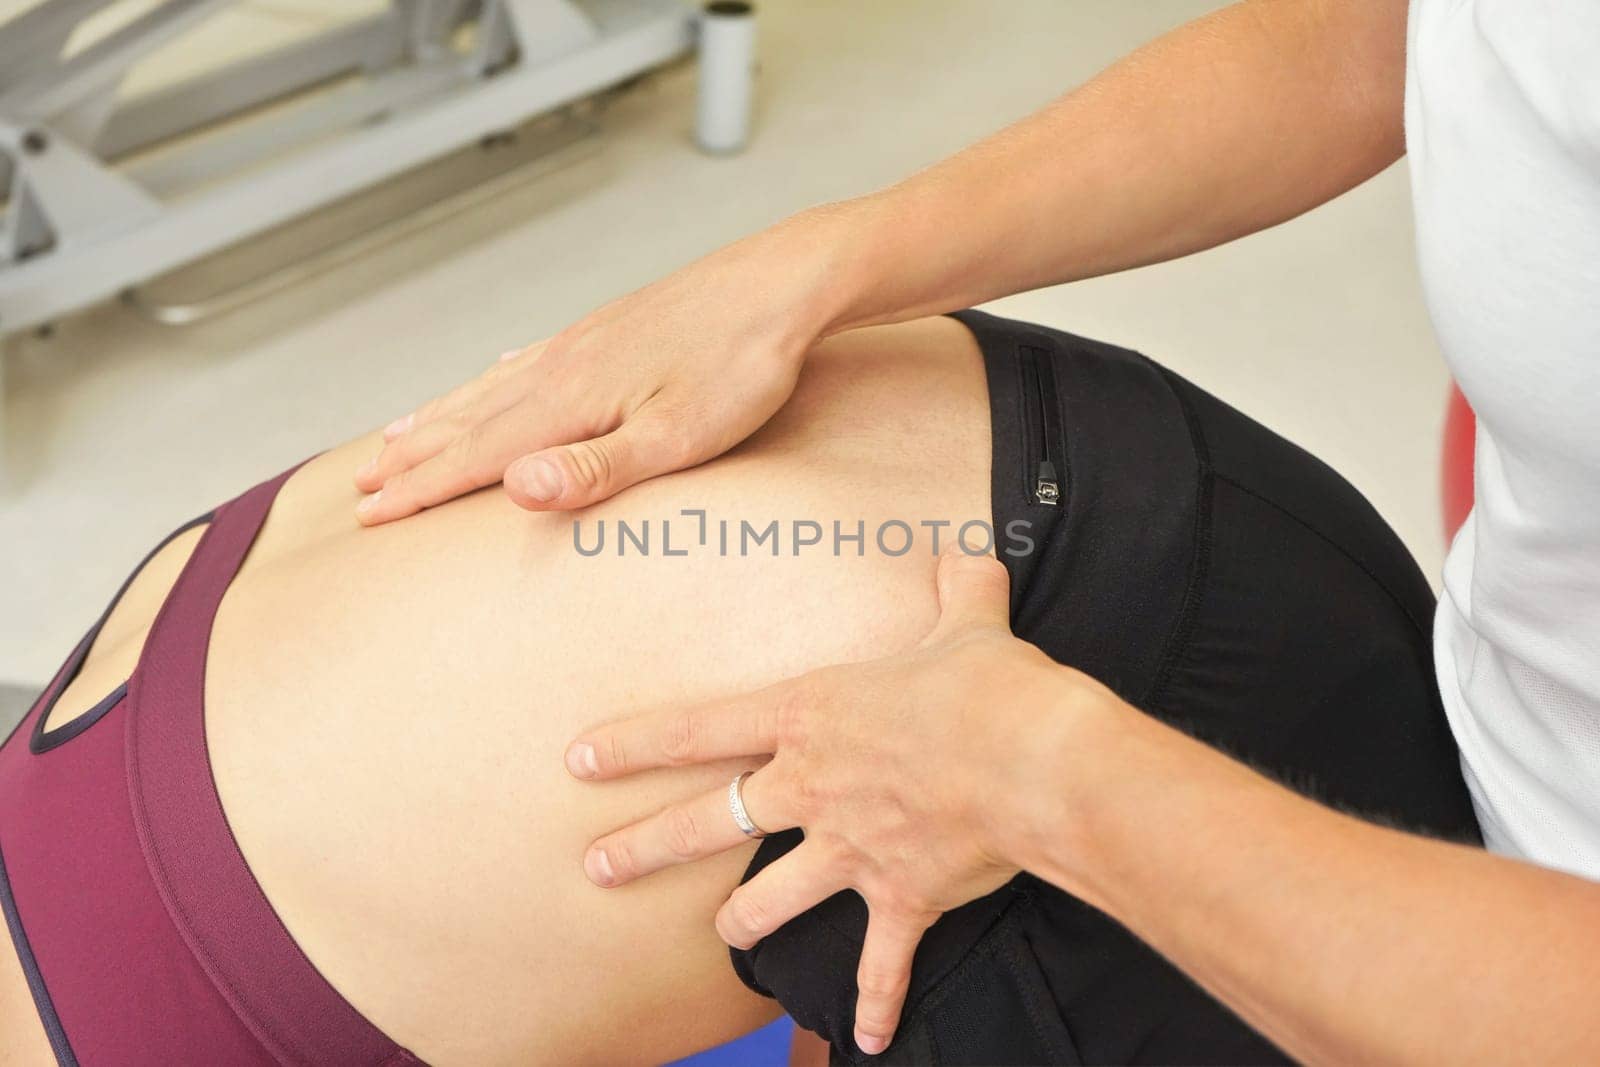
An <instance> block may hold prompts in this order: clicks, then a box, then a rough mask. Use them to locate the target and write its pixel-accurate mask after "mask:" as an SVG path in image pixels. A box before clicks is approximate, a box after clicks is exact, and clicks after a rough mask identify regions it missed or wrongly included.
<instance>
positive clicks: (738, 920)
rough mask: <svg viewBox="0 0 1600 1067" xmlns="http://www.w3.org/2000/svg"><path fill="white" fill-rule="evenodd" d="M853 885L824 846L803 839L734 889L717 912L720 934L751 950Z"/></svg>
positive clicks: (733, 944) (735, 946) (731, 943)
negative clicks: (793, 920)
mask: <svg viewBox="0 0 1600 1067" xmlns="http://www.w3.org/2000/svg"><path fill="white" fill-rule="evenodd" d="M849 887H850V880H849V877H848V875H847V874H846V872H845V871H843V870H842V869H841V868H840V866H839V864H838V862H837V861H836V860H835V859H833V858H832V857H831V856H830V854H829V853H828V852H827V851H826V850H824V849H822V848H819V847H817V846H816V845H813V844H808V843H806V842H801V843H800V846H799V847H798V848H796V849H795V850H794V851H793V852H791V853H789V854H788V855H787V856H784V857H783V858H782V859H780V860H778V861H777V862H776V863H773V864H771V865H770V866H767V867H764V868H762V869H761V871H760V873H758V874H757V875H756V876H755V877H754V878H752V879H750V880H749V881H748V882H746V883H745V884H744V885H742V886H740V887H739V888H738V889H735V890H734V891H733V895H732V896H730V897H729V898H728V900H727V902H726V903H724V904H723V905H722V907H721V908H720V909H718V911H717V935H718V936H719V937H721V938H722V940H724V941H726V942H727V943H728V944H730V945H732V946H733V947H734V948H750V947H751V946H752V945H754V944H755V943H756V942H757V941H760V940H761V939H762V938H764V937H766V936H767V935H768V934H770V933H772V931H774V930H776V929H777V928H778V927H780V926H782V925H783V924H784V923H786V922H788V921H789V920H790V919H793V918H794V917H795V916H796V915H799V914H801V913H802V912H806V911H810V910H811V909H812V908H814V907H816V906H817V905H818V904H821V903H822V902H823V901H824V900H827V899H828V898H829V897H831V896H833V895H834V894H835V893H838V892H840V891H841V890H844V889H848V888H849Z"/></svg>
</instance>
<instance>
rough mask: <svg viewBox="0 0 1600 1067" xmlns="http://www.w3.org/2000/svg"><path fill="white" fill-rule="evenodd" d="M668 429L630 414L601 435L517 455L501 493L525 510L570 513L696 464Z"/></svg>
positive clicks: (666, 424)
mask: <svg viewBox="0 0 1600 1067" xmlns="http://www.w3.org/2000/svg"><path fill="white" fill-rule="evenodd" d="M673 431H674V427H673V426H672V424H671V423H670V422H669V421H668V420H666V419H662V418H659V417H651V416H645V417H640V416H638V415H635V416H634V417H632V418H630V419H629V420H628V421H627V422H625V423H623V424H622V425H621V426H619V427H617V428H616V429H615V430H612V431H611V432H610V433H608V434H605V435H604V436H601V437H595V438H592V439H590V440H588V441H579V442H577V443H575V444H570V445H561V446H559V447H556V448H547V449H545V450H544V451H542V452H535V453H534V454H532V455H531V456H523V457H522V458H521V459H519V460H517V461H516V462H515V463H513V464H511V466H510V467H508V468H507V469H506V474H505V483H506V492H507V493H509V494H510V496H511V499H512V500H513V501H514V502H515V503H516V504H518V505H519V506H521V507H524V508H527V509H528V510H530V511H572V510H575V509H577V508H583V507H588V506H589V505H590V504H595V503H598V502H600V501H602V500H606V499H609V498H610V497H613V496H615V495H616V494H618V493H620V492H622V491H623V490H624V489H626V488H628V487H629V486H630V485H634V484H636V483H638V482H642V481H644V480H645V479H647V478H654V477H656V476H657V475H659V474H666V473H667V472H669V471H675V470H678V469H680V468H682V467H686V466H690V465H691V464H693V463H695V462H698V460H699V459H700V458H701V457H698V456H689V455H687V454H686V450H685V448H684V442H683V441H682V440H681V439H680V437H679V435H678V434H676V433H674V432H673Z"/></svg>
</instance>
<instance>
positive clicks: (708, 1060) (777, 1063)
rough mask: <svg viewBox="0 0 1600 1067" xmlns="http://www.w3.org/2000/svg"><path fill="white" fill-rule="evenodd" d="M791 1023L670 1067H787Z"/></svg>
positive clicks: (770, 1027) (785, 1021)
mask: <svg viewBox="0 0 1600 1067" xmlns="http://www.w3.org/2000/svg"><path fill="white" fill-rule="evenodd" d="M793 1033H794V1020H793V1019H790V1018H789V1017H788V1016H787V1015H785V1016H784V1017H783V1018H781V1019H779V1020H778V1021H777V1022H773V1023H768V1024H767V1025H766V1026H763V1027H762V1028H761V1029H759V1030H757V1031H756V1032H755V1033H753V1034H745V1035H744V1036H743V1037H741V1038H739V1039H738V1040H737V1041H730V1042H728V1043H727V1044H726V1045H718V1046H717V1047H716V1048H708V1049H706V1050H705V1051H704V1052H701V1053H699V1054H698V1055H694V1056H690V1057H689V1058H688V1059H682V1060H678V1061H677V1062H675V1063H673V1064H670V1065H669V1067H786V1065H787V1064H788V1062H789V1038H790V1036H791V1035H792V1034H793Z"/></svg>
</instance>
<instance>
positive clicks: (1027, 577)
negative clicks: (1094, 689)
mask: <svg viewBox="0 0 1600 1067" xmlns="http://www.w3.org/2000/svg"><path fill="white" fill-rule="evenodd" d="M951 317H952V318H954V319H956V320H957V321H959V322H961V323H962V324H963V325H964V326H966V327H967V328H968V329H969V330H971V331H972V334H973V336H974V337H975V338H976V339H977V341H978V345H979V347H980V348H981V349H982V350H983V361H984V367H985V371H986V373H987V376H988V383H989V409H990V419H991V423H992V427H991V429H992V435H993V440H994V453H993V456H994V458H993V462H992V467H991V470H990V495H991V508H992V510H993V519H994V526H995V530H996V534H997V544H998V554H999V556H1000V558H1001V560H1002V562H1004V563H1005V565H1006V568H1007V570H1008V571H1009V572H1010V574H1011V625H1012V629H1013V631H1014V632H1015V633H1016V634H1017V636H1018V637H1021V638H1023V639H1025V640H1027V641H1030V642H1032V643H1033V644H1036V645H1038V646H1039V647H1040V648H1041V649H1043V650H1044V651H1045V652H1047V653H1048V654H1049V655H1050V656H1051V658H1052V659H1055V660H1056V661H1058V662H1061V663H1070V664H1072V665H1073V666H1074V667H1077V668H1078V669H1080V670H1082V671H1085V672H1086V673H1088V674H1090V675H1092V676H1094V677H1096V678H1098V679H1099V680H1100V681H1102V682H1104V683H1105V684H1106V685H1108V686H1110V687H1111V688H1112V689H1113V690H1114V691H1116V692H1117V694H1118V695H1119V696H1121V697H1123V698H1124V699H1126V700H1129V701H1131V702H1133V703H1135V704H1142V703H1143V701H1144V700H1145V698H1147V697H1148V696H1149V694H1150V693H1151V692H1153V691H1154V690H1155V689H1156V687H1157V686H1158V685H1159V682H1160V676H1161V674H1162V671H1163V670H1164V668H1165V665H1166V663H1167V661H1168V657H1169V656H1170V654H1171V650H1172V649H1173V648H1174V647H1176V643H1177V642H1178V641H1180V640H1181V637H1182V629H1183V627H1184V625H1185V620H1186V618H1187V616H1188V613H1189V605H1190V603H1191V601H1192V599H1193V596H1194V595H1195V591H1196V590H1197V589H1198V587H1199V582H1200V580H1201V578H1202V576H1203V569H1204V566H1205V545H1206V537H1205V533H1206V531H1205V515H1206V508H1205V506H1204V504H1205V502H1204V500H1203V499H1202V494H1203V492H1204V485H1205V479H1204V477H1203V469H1204V465H1205V456H1204V452H1203V447H1202V446H1200V445H1199V443H1198V442H1197V441H1196V440H1195V438H1194V437H1193V435H1192V434H1191V432H1190V428H1189V421H1188V419H1187V418H1186V417H1185V412H1184V407H1183V403H1182V401H1181V400H1180V399H1179V396H1178V394H1177V393H1175V392H1174V390H1173V389H1172V387H1171V385H1170V384H1169V382H1168V380H1167V378H1166V376H1165V372H1164V371H1162V370H1161V369H1160V368H1159V367H1157V366H1156V365H1155V364H1154V363H1152V362H1151V361H1150V360H1148V359H1146V358H1145V357H1144V356H1141V355H1139V354H1138V353H1137V352H1130V351H1128V350H1127V349H1123V348H1118V347H1116V346H1114V345H1108V344H1104V343H1102V342H1099V341H1091V340H1089V339H1087V338H1083V337H1078V336H1075V335H1073V334H1069V333H1065V332H1063V331H1060V330H1051V329H1047V328H1045V327H1042V326H1034V325H1030V324H1028V323H1023V322H1015V321H1012V320H1010V319H1002V318H999V317H997V316H994V315H989V314H986V313H985V312H981V311H959V312H956V313H954V314H953V315H952V316H951ZM1030 364H1033V365H1034V366H1035V367H1038V366H1044V367H1046V368H1048V376H1040V375H1037V374H1030V373H1029V365H1030ZM1041 408H1042V409H1043V415H1044V416H1053V424H1052V419H1051V418H1050V417H1041V413H1040V409H1041ZM1130 426H1137V427H1138V428H1139V430H1140V432H1139V433H1138V434H1130V433H1128V428H1129V427H1130ZM1041 431H1042V432H1041ZM1041 437H1043V438H1044V440H1043V442H1042V443H1043V444H1044V445H1045V446H1049V445H1056V446H1059V448H1060V457H1061V459H1060V461H1059V462H1057V463H1055V464H1053V466H1055V467H1056V468H1057V469H1056V473H1057V475H1058V480H1059V483H1060V484H1059V486H1058V502H1057V503H1056V504H1054V505H1051V504H1048V503H1042V502H1041V501H1040V499H1039V496H1038V494H1037V492H1036V489H1037V481H1038V478H1037V473H1038V465H1039V460H1038V458H1037V457H1038V454H1039V452H1040V450H1041ZM1046 495H1048V494H1046ZM1019 522H1020V523H1025V524H1027V526H1026V527H1024V528H1023V529H1025V530H1026V531H1027V534H1028V536H1029V537H1030V538H1031V539H1032V540H1033V541H1034V542H1035V544H1034V545H1033V547H1032V549H1031V551H1029V552H1027V553H1015V552H1010V551H1008V547H1010V546H1009V541H1008V539H1007V538H1006V532H1007V531H1008V530H1011V529H1015V527H1013V525H1012V524H1014V523H1019ZM1063 597H1065V598H1066V599H1067V601H1068V603H1069V606H1068V608H1067V609H1066V610H1063Z"/></svg>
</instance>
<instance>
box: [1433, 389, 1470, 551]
mask: <svg viewBox="0 0 1600 1067" xmlns="http://www.w3.org/2000/svg"><path fill="white" fill-rule="evenodd" d="M1477 430H1478V419H1477V416H1475V415H1473V413H1472V406H1471V405H1470V404H1468V403H1467V398H1466V397H1464V396H1462V395H1461V390H1460V389H1457V388H1456V387H1455V386H1453V385H1452V386H1451V387H1450V406H1449V407H1448V408H1447V409H1446V410H1445V416H1444V447H1443V449H1442V450H1441V455H1440V460H1439V497H1440V503H1441V513H1442V515H1443V517H1444V536H1445V540H1446V541H1448V540H1450V539H1451V538H1453V537H1455V535H1456V531H1457V530H1459V529H1460V528H1461V524H1462V523H1463V522H1465V521H1466V518H1467V513H1468V512H1470V511H1471V510H1472V457H1473V451H1474V448H1475V440H1476V435H1477Z"/></svg>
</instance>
